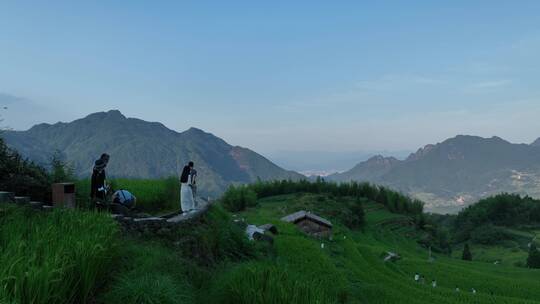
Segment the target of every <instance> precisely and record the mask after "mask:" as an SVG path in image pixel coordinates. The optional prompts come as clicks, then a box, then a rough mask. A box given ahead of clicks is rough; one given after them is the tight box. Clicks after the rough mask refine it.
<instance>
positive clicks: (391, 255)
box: [384, 251, 401, 262]
mask: <svg viewBox="0 0 540 304" xmlns="http://www.w3.org/2000/svg"><path fill="white" fill-rule="evenodd" d="M400 259H401V256H400V255H399V254H397V253H395V252H390V251H388V252H386V256H385V258H384V261H385V262H388V261H390V262H395V261H397V260H400Z"/></svg>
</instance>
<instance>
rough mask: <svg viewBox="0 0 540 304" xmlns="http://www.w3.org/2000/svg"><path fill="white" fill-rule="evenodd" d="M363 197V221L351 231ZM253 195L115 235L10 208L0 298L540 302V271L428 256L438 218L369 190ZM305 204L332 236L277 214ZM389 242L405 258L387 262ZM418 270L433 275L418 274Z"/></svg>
mask: <svg viewBox="0 0 540 304" xmlns="http://www.w3.org/2000/svg"><path fill="white" fill-rule="evenodd" d="M134 192H135V191H134ZM357 202H361V204H362V207H363V210H364V211H365V224H364V226H363V227H362V228H358V229H357V228H354V229H350V228H348V227H349V226H350V225H349V223H350V222H351V218H354V217H355V216H357V214H355V213H354V212H351V210H355V209H351V207H352V206H354V205H355V204H356V203H357ZM256 203H257V204H256V206H254V207H250V208H248V209H246V210H244V211H242V212H239V213H235V214H231V213H229V212H227V211H225V210H224V209H223V208H221V207H220V206H219V205H217V206H213V207H212V208H211V209H210V211H209V212H208V213H207V214H206V215H205V216H204V217H202V218H201V219H199V220H197V222H195V223H193V224H192V225H190V226H189V227H184V228H183V229H182V230H179V231H176V232H174V233H173V234H172V235H168V236H166V237H161V238H156V237H150V238H149V237H148V236H147V237H145V238H134V237H132V236H129V235H122V234H118V233H115V231H116V229H117V228H115V227H116V226H115V224H114V222H113V221H112V220H111V219H110V218H108V217H106V216H103V215H99V214H94V213H88V212H84V211H72V212H61V211H58V212H55V213H39V214H36V213H35V212H32V211H31V210H27V209H22V210H21V209H18V208H15V209H12V208H11V207H10V208H7V209H6V208H3V209H2V212H0V221H1V222H2V227H3V228H4V227H10V228H8V229H7V230H5V229H3V230H2V233H1V234H0V236H1V238H0V244H2V246H1V247H0V266H1V267H0V269H2V271H0V284H1V285H0V303H3V302H7V303H25V301H26V302H27V299H29V298H28V297H29V296H31V295H35V294H37V295H40V296H39V298H35V299H36V300H35V301H33V302H34V303H71V302H78V303H83V302H91V303H250V304H252V303H255V304H256V303H306V304H307V303H540V301H539V300H538V299H540V271H538V270H530V269H526V268H520V267H514V266H512V265H511V264H509V265H506V264H501V265H494V264H493V263H485V262H478V261H473V262H466V261H462V260H460V259H457V258H453V257H452V256H449V255H446V254H442V253H433V259H429V258H428V257H429V255H428V250H427V249H426V248H425V247H423V246H421V245H419V242H418V241H419V240H423V239H424V238H425V237H426V233H427V232H426V231H428V230H429V227H428V226H429V225H424V228H423V229H419V228H418V227H420V226H422V224H421V222H422V221H418V219H414V218H413V215H411V214H404V213H396V211H398V210H394V212H390V211H389V209H387V207H385V206H384V205H383V204H381V203H379V202H375V201H373V200H370V199H369V198H367V197H361V198H358V197H353V196H346V195H343V196H338V195H335V194H333V193H328V192H325V191H322V192H320V193H304V192H297V193H289V194H282V195H268V196H266V197H264V198H260V199H258V201H257V202H256ZM298 210H311V211H313V212H315V213H317V214H319V215H321V216H324V217H325V218H327V219H329V220H331V221H332V223H333V224H334V235H333V237H332V238H331V239H316V238H312V237H309V236H306V235H305V234H303V233H302V232H301V231H299V230H298V229H297V227H296V226H294V225H292V224H289V223H285V222H281V221H280V218H281V217H282V216H284V215H286V214H288V213H290V212H294V211H298ZM23 221H28V222H30V223H32V224H31V225H22V224H21V223H23ZM237 221H238V222H245V223H250V224H257V225H259V224H266V223H273V224H275V225H276V226H277V228H278V230H279V234H278V235H277V236H275V238H274V244H273V245H272V246H271V245H267V244H266V243H258V242H250V241H247V238H246V237H245V236H244V234H243V230H242V229H243V228H242V226H241V225H239V224H238V223H236V222H237ZM4 231H5V232H4ZM516 233H520V232H516ZM40 239H42V240H47V242H43V241H42V242H40V241H39V240H40ZM30 241H32V242H30ZM34 243H36V245H31V244H34ZM21 244H23V245H21ZM95 244H102V245H100V246H92V245H95ZM322 244H324V246H322ZM6 248H7V249H6ZM51 248H52V249H54V250H49V249H51ZM57 248H58V249H59V250H57ZM472 249H473V255H478V252H479V251H478V250H479V249H478V248H477V247H475V246H473V247H472ZM488 249H489V248H488ZM387 251H393V252H397V253H398V254H400V255H401V257H402V259H400V260H398V261H395V262H385V261H383V257H384V254H385V252H387ZM82 253H84V255H82ZM104 253H105V254H104ZM456 254H457V252H456V251H454V255H456ZM21 257H22V258H21ZM513 258H514V259H520V258H521V257H517V256H514V257H513ZM22 261H25V262H27V261H33V263H22ZM13 265H14V266H13ZM55 269H59V270H55ZM45 270H46V271H45ZM416 272H418V273H420V274H422V275H424V276H425V280H426V283H425V284H419V283H415V282H414V280H413V276H414V274H415V273H416ZM104 274H106V275H107V279H105V280H103V279H100V278H103V275H104ZM50 276H53V277H52V278H51V277H50ZM18 278H24V280H23V279H18ZM81 278H83V279H82V280H81ZM432 279H436V280H437V283H438V287H436V288H433V287H431V285H430V284H429V283H430V282H431V280H432ZM60 282H61V283H62V284H61V286H63V287H65V288H63V287H62V288H59V287H58V286H59V285H58V284H60ZM74 284H81V285H80V286H85V287H84V288H75V289H73V288H71V287H72V286H79V285H74ZM33 286H36V287H33ZM68 287H69V288H68ZM456 287H459V289H460V292H456V291H455V288H456ZM472 288H474V289H476V290H477V294H472V292H471V289H472ZM21 290H23V291H24V292H23V293H21ZM72 290H76V291H77V293H76V294H71V293H70V292H69V291H72ZM53 291H54V292H53ZM23 296H24V297H23ZM74 299H76V301H75V300H74Z"/></svg>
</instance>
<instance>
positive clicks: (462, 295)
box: [240, 195, 540, 303]
mask: <svg viewBox="0 0 540 304" xmlns="http://www.w3.org/2000/svg"><path fill="white" fill-rule="evenodd" d="M310 196H311V195H302V196H298V195H289V196H280V197H272V198H267V199H264V200H261V201H260V202H259V206H258V207H256V208H252V209H250V210H247V211H246V212H243V213H242V214H240V216H242V217H245V218H246V219H247V221H248V222H250V223H251V222H253V223H255V224H264V223H266V222H271V223H274V224H276V225H278V227H279V228H280V229H281V230H282V231H284V235H283V234H280V235H279V236H278V237H277V239H276V240H277V243H278V246H277V250H278V253H277V255H278V257H280V260H281V259H282V256H284V257H283V259H285V260H287V259H288V258H289V257H290V255H291V254H294V255H295V257H294V259H295V263H294V264H293V265H288V266H286V267H291V268H290V269H294V268H295V266H296V264H297V263H299V264H300V265H302V266H303V267H302V268H301V269H298V270H296V271H299V272H301V273H303V276H304V277H305V278H307V279H308V278H311V279H312V280H316V281H317V280H323V281H324V282H323V283H322V284H323V285H325V286H332V291H331V292H328V293H327V295H328V294H333V295H335V294H339V293H345V294H347V296H346V298H347V301H346V302H347V303H537V301H539V299H540V271H539V270H529V269H525V268H518V267H513V266H509V265H504V264H503V265H493V264H492V263H486V262H465V261H461V260H459V259H456V258H451V257H448V256H446V255H435V259H434V260H433V261H430V260H429V259H428V251H427V250H426V249H424V248H422V247H420V246H419V245H417V243H416V242H415V237H416V236H417V231H416V230H415V228H414V227H411V226H404V225H403V224H401V223H402V221H401V218H402V217H403V216H401V215H396V214H392V213H389V212H387V211H385V210H382V209H379V208H377V207H376V206H369V205H368V206H365V209H366V211H367V213H366V220H367V223H368V225H367V227H366V228H365V229H364V232H360V231H350V230H348V229H347V228H345V227H344V226H343V225H340V223H339V222H337V221H335V220H334V222H335V223H336V224H337V226H336V227H335V234H334V237H333V240H332V241H327V240H326V241H322V240H315V239H311V238H308V237H306V236H304V235H303V234H301V233H300V232H298V231H296V230H295V229H294V228H293V227H291V225H289V224H285V223H281V222H280V221H279V218H280V217H282V216H284V215H286V214H287V213H288V212H290V211H294V210H297V209H305V208H306V207H309V208H312V210H319V211H320V213H321V214H323V213H324V209H325V208H326V209H329V208H330V207H329V206H330V205H331V204H332V202H330V201H328V200H326V206H323V207H319V208H317V207H313V206H312V205H311V204H310V203H308V202H306V200H310V201H311V202H312V204H317V202H319V200H320V199H318V198H316V197H313V196H311V198H309V197H310ZM319 203H320V202H319ZM335 203H338V204H339V202H335ZM325 216H328V217H329V218H332V215H331V212H330V213H327V214H325ZM282 242H285V243H288V245H283V246H282V247H281V246H279V244H281V243H282ZM321 242H325V248H324V249H321V247H320V243H321ZM299 243H302V244H303V247H304V248H303V250H298V251H296V252H294V253H291V251H290V250H288V247H290V246H291V244H299ZM280 248H283V251H282V252H280ZM386 251H395V252H398V253H399V254H400V255H401V256H402V259H401V260H399V261H397V262H384V261H383V260H382V259H381V253H382V252H386ZM520 258H526V257H522V256H520ZM316 259H317V260H318V262H317V263H302V261H310V260H316ZM323 261H324V262H323ZM321 265H325V266H324V270H323V268H322V266H321ZM330 265H333V267H330ZM321 272H322V273H321ZM416 272H419V273H421V274H423V275H424V276H425V278H426V284H424V285H422V284H416V283H415V282H414V280H413V276H414V274H415V273H416ZM432 279H435V280H437V283H438V287H437V288H432V287H431V286H430V284H429V283H430V282H431V280H432ZM336 282H342V283H339V284H338V283H336ZM456 287H459V289H460V292H459V293H458V292H456V291H455V288H456ZM472 288H474V289H476V290H477V294H476V295H473V294H472V292H471V289H472ZM332 298H333V299H338V298H335V297H332Z"/></svg>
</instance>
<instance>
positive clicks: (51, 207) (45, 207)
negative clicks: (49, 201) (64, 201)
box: [41, 205, 54, 211]
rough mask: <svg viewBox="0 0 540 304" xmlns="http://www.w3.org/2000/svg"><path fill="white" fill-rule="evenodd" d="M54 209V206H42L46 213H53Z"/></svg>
mask: <svg viewBox="0 0 540 304" xmlns="http://www.w3.org/2000/svg"><path fill="white" fill-rule="evenodd" d="M53 209H54V207H53V206H51V205H43V206H41V210H44V211H52V210H53Z"/></svg>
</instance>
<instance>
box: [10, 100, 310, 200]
mask: <svg viewBox="0 0 540 304" xmlns="http://www.w3.org/2000/svg"><path fill="white" fill-rule="evenodd" d="M3 136H4V139H5V141H6V143H7V144H8V146H10V147H12V148H14V149H16V150H18V151H19V152H20V153H21V154H22V155H23V156H25V157H28V158H29V159H31V160H33V161H35V162H37V163H41V164H47V163H48V162H49V161H50V159H51V156H52V155H53V153H55V151H59V152H60V153H61V154H62V155H63V156H64V157H65V159H66V161H67V162H68V163H69V164H70V165H72V166H73V168H74V170H75V172H76V174H77V175H78V176H79V177H89V176H90V174H91V171H92V166H93V162H94V160H95V159H97V158H98V157H99V156H100V155H101V154H102V153H104V152H106V153H108V154H110V155H111V161H110V163H109V166H108V170H107V172H108V175H109V176H111V177H127V178H160V177H168V176H177V175H178V174H179V172H180V171H181V170H182V168H183V166H184V165H185V164H186V163H187V162H188V161H190V160H192V161H194V162H195V166H196V169H197V170H198V174H199V180H198V181H199V191H200V193H201V194H202V195H210V196H216V195H219V194H220V193H222V192H223V191H224V190H225V189H226V188H227V187H228V186H229V185H231V184H238V183H249V182H253V181H256V180H257V179H261V180H272V179H288V178H290V179H300V178H303V177H304V176H303V175H301V174H299V173H296V172H293V171H287V170H284V169H282V168H280V167H279V166H277V165H275V164H273V163H272V162H271V161H269V160H268V159H266V158H265V157H263V156H261V155H259V154H257V153H255V152H253V151H251V150H249V149H246V148H243V147H238V146H232V145H229V144H228V143H226V142H225V141H223V140H222V139H220V138H218V137H216V136H214V135H212V134H210V133H206V132H204V131H202V130H200V129H196V128H190V129H189V130H187V131H184V132H181V133H179V132H176V131H173V130H170V129H168V128H167V127H165V126H164V125H163V124H161V123H157V122H147V121H144V120H140V119H135V118H126V117H125V116H124V115H122V113H121V112H120V111H117V110H113V111H108V112H100V113H94V114H91V115H88V116H87V117H85V118H82V119H78V120H75V121H73V122H69V123H62V122H59V123H56V124H39V125H35V126H34V127H32V128H30V129H29V130H27V131H8V132H5V133H4V134H3Z"/></svg>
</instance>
